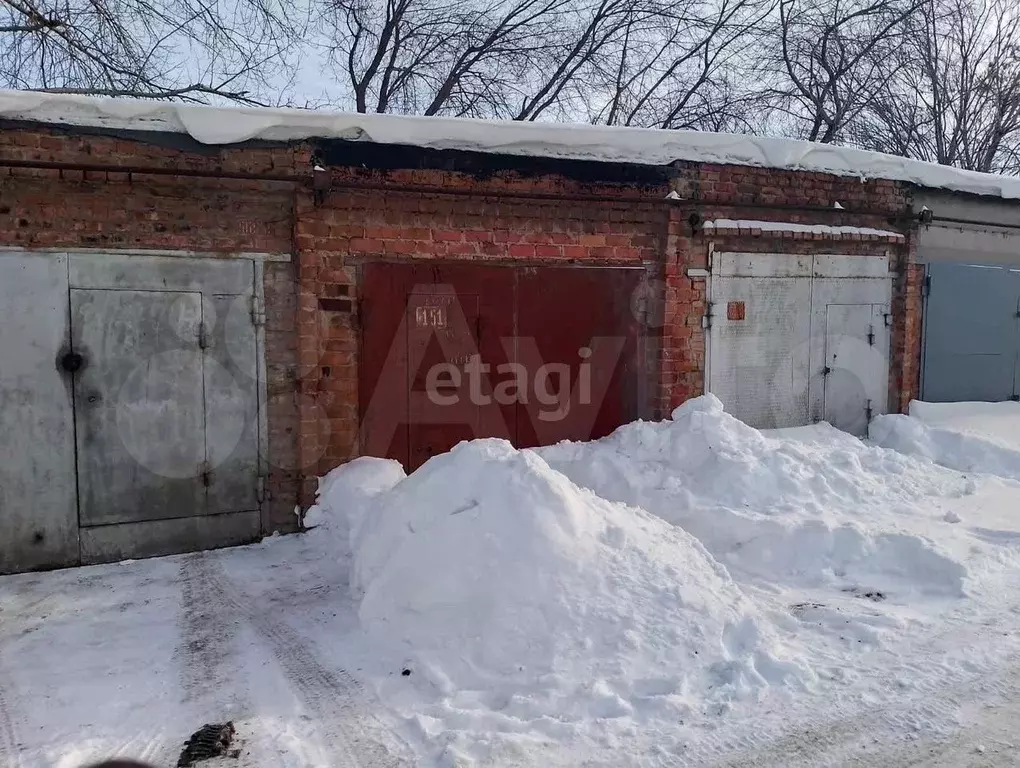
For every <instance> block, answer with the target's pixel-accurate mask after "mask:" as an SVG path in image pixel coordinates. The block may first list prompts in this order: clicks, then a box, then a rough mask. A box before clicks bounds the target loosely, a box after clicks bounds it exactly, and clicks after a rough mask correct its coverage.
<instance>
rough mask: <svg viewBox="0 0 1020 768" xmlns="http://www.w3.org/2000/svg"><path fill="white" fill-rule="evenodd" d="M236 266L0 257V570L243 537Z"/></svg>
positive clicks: (251, 328) (252, 359)
mask: <svg viewBox="0 0 1020 768" xmlns="http://www.w3.org/2000/svg"><path fill="white" fill-rule="evenodd" d="M257 278H258V269H257V266H256V265H255V264H254V263H253V262H252V261H248V260H222V261H220V260H209V259H186V258H175V257H153V256H118V255H114V254H99V255H96V254H74V253H72V254H30V253H10V252H6V253H3V254H2V255H0V302H2V306H3V307H4V309H5V310H6V312H5V314H8V316H9V317H12V318H15V322H13V323H7V324H4V325H2V326H0V355H2V356H3V364H2V365H0V426H2V429H3V436H2V442H3V451H4V453H3V454H2V456H0V532H2V533H3V536H2V537H0V572H9V571H18V570H25V569H29V568H38V567H50V566H59V565H69V564H74V563H76V562H83V563H90V562H102V561H107V560H114V559H119V558H122V557H143V556H149V555H157V554H165V553H169V552H177V551H185V550H189V549H196V548H202V547H211V546H221V545H224V544H230V543H238V542H241V541H250V540H252V539H254V538H256V537H257V536H258V535H259V532H260V518H259V508H258V507H259V500H258V497H257V483H258V476H259V474H260V467H259V437H260V425H259V413H260V405H259V404H260V391H261V384H260V379H261V374H260V370H261V366H260V365H259V363H258V361H259V359H260V358H259V353H258V334H257V329H256V326H255V322H256V321H257V319H258V318H259V317H260V316H261V315H260V313H259V312H254V311H253V310H254V309H256V307H255V305H254V303H253V302H256V301H257V299H258V297H257V290H256V289H257V286H258V285H259V283H260V280H258V279H257Z"/></svg>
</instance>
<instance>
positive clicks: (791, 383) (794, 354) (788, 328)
mask: <svg viewBox="0 0 1020 768" xmlns="http://www.w3.org/2000/svg"><path fill="white" fill-rule="evenodd" d="M712 295H713V308H714V312H713V317H712V325H711V329H710V334H709V335H710V341H709V343H710V345H711V355H710V358H709V359H710V366H711V370H710V372H709V381H710V387H709V390H710V391H711V392H712V393H714V394H715V395H717V396H718V397H719V399H720V400H722V401H723V404H724V405H725V406H726V409H727V411H729V412H730V413H732V414H733V415H734V416H736V417H737V418H738V419H740V420H741V421H744V422H746V423H747V424H751V425H752V426H755V427H760V428H763V429H765V428H768V429H772V428H777V427H788V426H794V425H795V424H803V423H805V422H806V421H807V419H808V410H807V409H808V402H807V399H808V398H807V395H808V390H807V379H806V375H807V355H808V342H809V339H810V332H811V313H810V306H811V279H810V277H796V278H789V277H778V278H770V277H756V278H747V277H729V278H727V277H723V278H717V279H716V280H714V281H713V285H712ZM731 303H734V304H738V305H740V304H742V305H743V312H744V319H742V320H730V319H729V317H728V313H727V307H728V305H729V304H731Z"/></svg>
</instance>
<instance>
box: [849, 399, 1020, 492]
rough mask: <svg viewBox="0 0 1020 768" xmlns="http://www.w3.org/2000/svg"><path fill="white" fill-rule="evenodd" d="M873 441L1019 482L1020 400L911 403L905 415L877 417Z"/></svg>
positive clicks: (887, 446)
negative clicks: (908, 412) (1003, 401)
mask: <svg viewBox="0 0 1020 768" xmlns="http://www.w3.org/2000/svg"><path fill="white" fill-rule="evenodd" d="M868 434H869V437H870V439H871V440H872V441H873V442H874V443H876V444H877V445H881V446H884V447H886V448H891V449H893V450H896V451H900V452H901V453H905V454H911V455H913V456H919V457H922V458H924V459H928V460H929V461H932V462H934V463H935V464H941V465H942V466H945V467H951V468H953V469H957V470H960V471H962V472H980V473H984V474H990V475H998V476H1000V477H1005V478H1012V479H1015V480H1020V403H1013V402H1008V403H922V402H916V401H915V402H913V403H911V404H910V415H909V416H903V415H900V414H891V415H887V416H879V417H877V418H876V419H874V420H873V421H872V422H871V425H870V426H869V430H868Z"/></svg>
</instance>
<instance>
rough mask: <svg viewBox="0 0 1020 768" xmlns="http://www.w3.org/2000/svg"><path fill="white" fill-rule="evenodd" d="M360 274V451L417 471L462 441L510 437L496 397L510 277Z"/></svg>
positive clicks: (372, 267)
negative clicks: (391, 460)
mask: <svg viewBox="0 0 1020 768" xmlns="http://www.w3.org/2000/svg"><path fill="white" fill-rule="evenodd" d="M362 269H363V273H362V293H363V298H362V307H361V319H362V334H363V336H362V353H361V361H360V384H359V390H360V407H361V422H362V424H361V432H362V451H363V452H364V453H365V454H367V455H370V456H386V457H390V458H394V459H397V460H398V461H400V462H401V463H402V464H404V466H406V467H409V468H410V469H415V468H417V467H419V466H421V464H423V463H424V462H425V461H427V460H428V459H429V458H430V457H431V456H433V455H435V454H437V453H442V452H444V451H448V450H449V449H450V448H452V447H453V446H454V445H456V444H457V443H459V442H460V441H461V440H471V439H474V438H476V437H502V438H505V439H509V440H514V439H515V438H516V423H515V409H514V407H513V406H512V405H511V406H503V405H501V404H500V403H499V402H497V400H496V399H495V398H494V396H493V394H494V386H495V383H496V381H495V377H496V375H497V370H498V369H499V368H500V367H501V366H503V365H505V364H506V362H507V360H508V359H509V357H508V355H509V354H510V353H512V346H511V347H510V352H508V350H507V347H506V345H505V342H508V341H509V340H512V338H513V335H514V334H513V295H514V281H513V278H514V275H513V271H512V270H510V269H506V268H497V267H476V266H473V265H460V264H454V265H444V264H429V265H412V264H383V263H373V264H367V265H365V266H364V267H363V268H362Z"/></svg>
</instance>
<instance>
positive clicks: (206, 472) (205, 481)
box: [201, 461, 212, 488]
mask: <svg viewBox="0 0 1020 768" xmlns="http://www.w3.org/2000/svg"><path fill="white" fill-rule="evenodd" d="M201 468H202V485H204V486H205V487H206V488H208V487H209V486H210V485H211V484H212V465H210V464H209V462H208V461H203V462H202V467H201Z"/></svg>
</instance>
